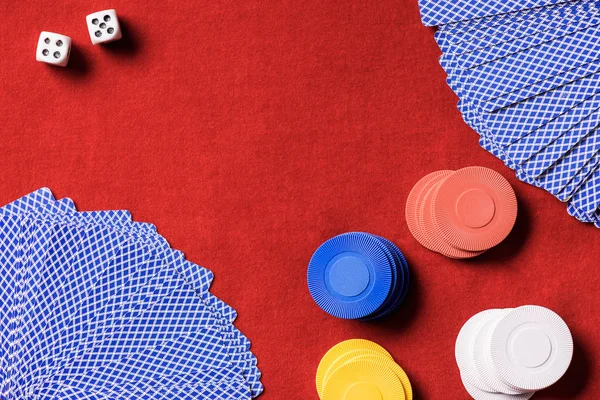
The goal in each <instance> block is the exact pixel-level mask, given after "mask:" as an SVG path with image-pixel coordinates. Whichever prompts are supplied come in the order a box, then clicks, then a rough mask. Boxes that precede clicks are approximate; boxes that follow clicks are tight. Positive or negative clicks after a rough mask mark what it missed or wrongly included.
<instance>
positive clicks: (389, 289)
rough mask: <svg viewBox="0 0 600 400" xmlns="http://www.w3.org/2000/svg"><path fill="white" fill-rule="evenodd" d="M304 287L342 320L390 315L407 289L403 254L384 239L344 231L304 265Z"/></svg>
mask: <svg viewBox="0 0 600 400" xmlns="http://www.w3.org/2000/svg"><path fill="white" fill-rule="evenodd" d="M307 280H308V288H309V290H310V293H311V295H312V297H313V299H314V300H315V302H316V303H317V304H318V305H319V307H321V308H322V309H323V310H324V311H326V312H327V313H329V314H331V315H333V316H335V317H338V318H344V319H363V320H368V319H374V318H379V317H382V316H384V315H387V314H389V313H390V312H392V311H393V310H394V309H395V308H396V307H397V306H398V305H399V304H400V303H401V302H402V300H403V299H404V298H405V296H406V293H407V291H408V285H409V271H408V264H407V262H406V259H405V258H404V255H403V254H402V252H401V251H400V249H398V247H396V245H394V244H393V243H392V242H390V241H389V240H387V239H384V238H382V237H379V236H375V235H371V234H369V233H364V232H351V233H344V234H342V235H339V236H336V237H334V238H331V239H329V240H328V241H326V242H325V243H323V244H322V245H321V246H320V247H319V248H318V249H317V251H316V252H315V253H314V254H313V256H312V258H311V260H310V263H309V266H308V274H307Z"/></svg>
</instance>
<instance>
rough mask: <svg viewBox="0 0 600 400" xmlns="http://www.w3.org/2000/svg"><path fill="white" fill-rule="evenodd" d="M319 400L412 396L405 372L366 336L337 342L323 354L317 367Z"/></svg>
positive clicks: (395, 399) (391, 399) (400, 399)
mask: <svg viewBox="0 0 600 400" xmlns="http://www.w3.org/2000/svg"><path fill="white" fill-rule="evenodd" d="M316 386H317V393H318V394H319V398H320V399H322V400H371V399H378V400H412V399H413V392H412V387H411V384H410V380H409V379H408V377H407V376H406V373H405V372H404V370H403V369H402V368H400V366H399V365H398V364H396V363H395V362H394V359H393V358H392V356H391V355H390V353H388V352H387V351H386V350H385V349H384V348H383V347H381V346H379V345H378V344H376V343H373V342H370V341H368V340H362V339H353V340H347V341H345V342H342V343H339V344H337V345H335V346H334V347H332V348H331V349H330V350H329V351H328V352H327V353H326V354H325V356H323V359H322V360H321V362H320V363H319V368H318V369H317V378H316Z"/></svg>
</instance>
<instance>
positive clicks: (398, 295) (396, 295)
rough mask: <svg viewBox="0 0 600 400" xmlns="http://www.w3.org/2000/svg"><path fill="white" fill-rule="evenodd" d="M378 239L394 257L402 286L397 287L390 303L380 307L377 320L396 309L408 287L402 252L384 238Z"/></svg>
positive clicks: (407, 271)
mask: <svg viewBox="0 0 600 400" xmlns="http://www.w3.org/2000/svg"><path fill="white" fill-rule="evenodd" d="M380 239H381V240H383V241H384V242H385V243H386V244H387V246H388V248H389V250H390V252H391V253H392V254H393V255H394V258H395V259H396V265H397V268H398V272H399V274H400V275H402V279H401V281H402V284H401V285H399V287H398V290H397V292H396V293H394V294H392V295H391V296H390V297H391V301H390V302H389V303H386V304H385V305H384V306H383V307H382V311H381V314H380V315H377V318H379V317H383V316H386V315H388V314H390V313H391V312H393V311H394V310H395V309H396V308H398V306H399V305H400V304H401V303H402V302H403V301H404V299H405V298H406V295H407V293H408V288H409V286H410V271H409V269H408V262H407V261H406V257H404V254H402V251H400V249H399V248H398V246H396V245H395V244H394V243H392V242H391V241H389V240H387V239H385V238H380ZM384 308H385V309H384Z"/></svg>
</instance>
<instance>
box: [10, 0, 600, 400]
mask: <svg viewBox="0 0 600 400" xmlns="http://www.w3.org/2000/svg"><path fill="white" fill-rule="evenodd" d="M106 8H116V9H117V12H118V14H119V16H120V17H121V19H122V22H123V25H124V38H123V40H122V41H120V42H117V43H114V44H112V45H108V46H93V45H92V44H91V43H90V39H89V37H88V33H87V29H86V24H85V16H86V15H87V14H89V13H92V12H95V11H98V10H102V9H106ZM0 15H1V16H2V18H1V20H2V23H1V24H0V34H1V35H0V36H1V37H2V38H3V40H2V45H1V46H0V48H1V49H2V55H1V56H0V104H2V106H1V112H0V155H1V158H0V160H1V165H2V170H1V173H0V201H1V202H2V203H6V202H9V201H12V200H14V199H16V198H18V197H20V196H22V195H24V194H26V193H28V192H30V191H33V190H34V189H37V188H40V187H43V186H47V187H50V188H51V189H52V190H53V191H54V193H55V195H56V197H57V198H60V197H65V196H68V197H71V198H73V199H74V200H75V202H76V204H77V205H78V207H79V208H80V209H81V210H99V209H128V210H131V211H132V213H133V215H134V218H135V219H136V220H139V221H149V222H152V223H154V224H156V226H157V227H158V230H159V232H160V233H161V234H163V235H164V236H165V237H166V238H167V239H168V240H169V242H170V243H171V244H172V246H173V247H175V248H177V249H181V250H182V251H184V252H185V254H186V255H187V257H188V258H189V259H191V260H192V261H195V262H197V263H200V264H201V265H203V266H206V267H207V268H209V269H211V270H212V271H214V273H215V276H216V278H215V281H214V285H213V289H212V290H213V292H214V293H215V294H216V295H218V296H219V297H220V298H222V299H223V300H225V301H226V302H227V303H229V304H230V305H232V306H233V307H234V308H235V309H236V310H237V311H238V312H239V317H238V320H237V326H238V327H239V328H240V329H241V330H242V331H243V332H244V333H245V334H246V335H247V336H248V337H249V338H250V339H251V340H252V343H253V346H252V350H253V351H254V352H255V354H256V355H257V357H258V360H259V365H260V368H261V370H262V372H263V383H264V385H265V388H266V389H265V393H264V395H263V397H262V398H264V399H265V400H268V399H316V398H317V395H316V391H315V388H314V378H315V372H316V368H317V365H318V363H319V360H320V358H321V357H322V355H323V354H324V353H325V352H326V351H327V350H328V349H329V348H330V347H331V346H333V345H334V344H336V343H338V342H339V341H342V340H345V339H350V338H366V339H370V340H373V341H376V342H377V343H379V344H381V345H383V346H384V347H385V348H387V349H388V350H389V351H390V352H391V353H392V354H393V356H394V358H395V359H396V361H397V362H398V363H399V364H400V365H401V366H402V367H403V368H404V369H405V370H406V372H407V373H408V375H409V376H410V378H411V380H412V382H413V384H414V387H415V391H416V393H417V398H419V399H434V400H438V399H467V398H468V396H467V394H466V392H465V391H464V389H463V387H462V385H461V382H460V377H459V372H458V369H457V367H456V363H455V361H454V342H455V339H456V335H457V333H458V331H459V329H460V327H461V326H462V324H463V323H464V322H465V321H466V320H467V319H468V318H469V317H470V316H471V315H473V314H475V313H477V312H479V311H481V310H483V309H487V308H504V307H514V306H519V305H523V304H539V305H543V306H546V307H549V308H551V309H553V310H555V311H556V312H558V313H559V314H560V315H561V316H562V317H563V318H564V319H565V320H566V321H567V323H568V324H569V326H570V328H571V329H572V332H573V335H574V339H575V343H576V349H575V356H574V360H573V364H572V366H571V368H570V370H569V372H568V374H567V376H566V377H565V378H564V379H563V380H562V381H561V382H560V383H558V384H557V385H555V386H554V387H553V388H551V389H548V390H545V391H543V392H540V393H539V394H537V395H536V396H535V399H540V400H541V399H596V398H598V397H599V396H600V371H599V370H598V368H597V365H598V362H599V361H598V360H600V338H598V336H597V335H598V332H599V328H598V327H599V326H600V315H599V314H598V313H597V311H596V309H597V307H598V306H599V305H600V299H599V296H598V292H599V291H598V289H599V288H600V274H599V272H598V266H599V263H598V254H599V251H600V232H598V231H597V230H596V229H595V228H594V227H592V226H589V225H585V224H582V223H580V222H577V221H576V220H575V219H573V218H571V217H570V216H568V214H567V212H566V210H565V205H564V204H561V203H560V202H559V201H557V200H556V199H554V198H553V197H552V196H551V195H549V194H547V193H545V192H543V191H542V190H539V189H535V188H533V187H531V186H528V185H526V184H524V183H521V182H519V181H518V180H517V179H516V178H515V177H514V173H513V172H512V171H510V170H509V169H508V168H506V167H505V166H504V165H503V164H502V163H501V162H500V161H498V160H497V159H495V158H494V157H493V156H492V155H490V154H488V153H487V152H486V151H484V150H482V149H481V148H480V147H479V145H478V143H477V139H478V137H477V134H476V133H475V132H473V131H472V130H471V129H469V128H468V127H467V125H466V124H465V123H464V122H463V121H462V119H461V116H460V114H459V112H458V111H457V109H456V102H457V98H456V97H455V95H454V94H453V93H452V92H451V90H450V89H449V88H448V87H447V86H446V83H445V78H446V77H445V74H444V72H443V70H442V69H441V68H440V66H439V64H438V61H437V59H438V56H439V55H440V52H439V49H438V48H437V46H436V44H435V41H434V38H433V30H431V29H428V28H425V27H423V26H422V25H421V22H420V20H419V11H418V6H417V2H416V0H410V1H409V0H399V1H398V0H395V1H388V0H380V1H347V0H325V1H323V0H304V1H239V0H236V1H233V0H227V1H225V0H216V1H211V2H198V1H192V0H187V1H174V0H162V1H148V0H146V1H141V0H127V1H125V0H112V1H102V0H92V1H79V0H65V1H58V2H57V1H50V0H36V1H33V0H28V1H15V2H8V1H4V2H3V3H2V4H0ZM42 30H49V31H55V32H59V33H63V34H67V35H69V36H71V37H72V39H73V44H74V49H73V52H72V57H71V62H70V65H69V67H68V68H65V69H60V68H54V67H49V66H46V65H43V64H40V63H37V62H36V61H35V47H36V43H37V39H38V35H39V33H40V31H42ZM468 165H482V166H486V167H490V168H494V169H495V170H497V171H499V172H500V173H502V174H503V175H504V176H505V177H506V178H507V179H509V181H510V182H511V183H512V184H513V186H514V188H515V191H516V193H517V196H518V199H519V206H520V210H519V217H518V221H517V225H516V227H515V229H514V231H513V233H512V234H511V236H510V237H509V239H508V240H507V241H505V242H504V243H502V244H501V245H500V246H498V247H497V248H495V249H493V250H491V251H489V252H488V253H486V254H484V255H483V256H481V257H478V258H477V259H474V260H470V261H454V260H450V259H447V258H444V257H442V256H440V255H437V254H434V253H431V252H429V251H427V250H426V249H424V248H423V247H421V246H420V245H419V244H418V243H417V242H416V241H415V240H414V239H413V238H412V237H411V235H410V233H409V231H408V228H407V226H406V222H405V220H404V204H405V201H406V198H407V196H408V193H409V191H410V189H411V187H412V185H413V184H414V183H415V182H417V181H418V180H419V179H420V178H421V177H422V176H424V175H425V174H427V173H429V172H431V171H435V170H439V169H457V168H461V167H464V166H468ZM357 230H359V231H367V232H372V233H375V234H378V235H382V236H385V237H387V238H388V239H390V240H392V241H393V242H395V243H396V244H397V245H398V246H400V248H401V249H402V250H403V252H404V253H405V254H406V256H407V258H408V260H409V263H410V266H411V270H412V273H413V276H414V280H413V284H412V287H411V289H410V293H409V296H408V300H407V301H406V302H405V303H404V304H403V305H402V307H401V309H400V310H399V311H398V312H397V313H396V314H395V315H394V316H393V317H391V318H389V319H388V320H384V321H379V322H372V323H362V322H348V321H342V320H337V319H334V318H332V317H330V316H328V315H326V314H325V313H324V312H322V311H321V310H320V309H319V308H318V307H317V306H316V304H315V303H314V302H313V300H312V298H311V297H310V294H309V292H308V289H307V285H306V268H307V264H308V261H309V259H310V257H311V255H312V253H313V251H314V250H315V249H316V248H317V247H318V246H319V244H321V243H322V242H323V241H324V240H326V239H328V238H329V237H331V236H333V235H336V234H339V233H342V232H346V231H357Z"/></svg>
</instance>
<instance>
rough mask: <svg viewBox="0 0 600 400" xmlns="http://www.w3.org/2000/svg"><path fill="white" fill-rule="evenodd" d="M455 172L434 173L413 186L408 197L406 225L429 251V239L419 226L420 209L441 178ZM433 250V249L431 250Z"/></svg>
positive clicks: (405, 212) (405, 211)
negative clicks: (431, 189)
mask: <svg viewBox="0 0 600 400" xmlns="http://www.w3.org/2000/svg"><path fill="white" fill-rule="evenodd" d="M452 172H453V171H436V172H432V173H430V174H428V175H426V176H424V177H423V178H421V180H419V182H417V183H416V184H415V186H413V188H412V190H411V191H410V193H409V195H408V199H407V200H406V208H405V210H404V215H405V217H406V223H407V225H408V230H409V231H410V233H411V234H412V235H413V237H414V238H415V239H416V240H417V242H419V243H420V244H421V245H422V246H423V247H426V248H428V249H429V243H428V241H427V238H426V237H425V235H424V234H423V231H422V230H421V227H420V224H419V208H420V205H421V202H422V200H423V197H424V195H425V193H426V192H427V191H428V190H429V189H430V188H431V187H432V186H433V185H434V184H435V183H436V182H439V179H437V178H440V177H445V176H448V175H450V174H451V173H452ZM430 250H431V249H430Z"/></svg>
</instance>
